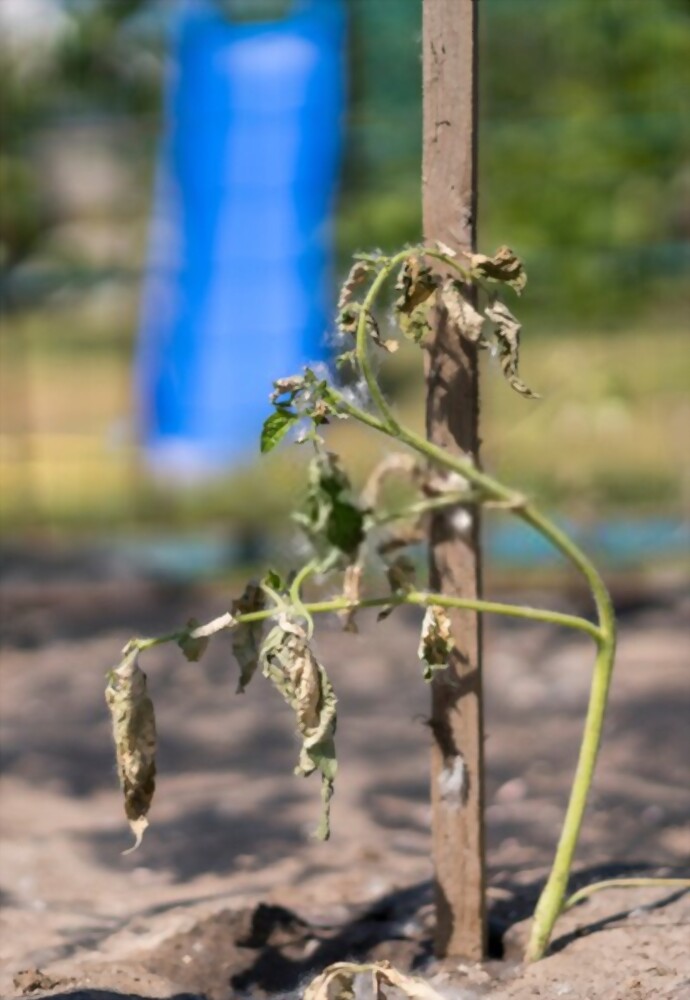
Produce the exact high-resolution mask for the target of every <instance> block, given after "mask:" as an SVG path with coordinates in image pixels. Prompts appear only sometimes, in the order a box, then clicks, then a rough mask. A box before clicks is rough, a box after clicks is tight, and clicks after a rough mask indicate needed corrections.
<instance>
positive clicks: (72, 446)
mask: <svg viewBox="0 0 690 1000" xmlns="http://www.w3.org/2000/svg"><path fill="white" fill-rule="evenodd" d="M323 2H327V0H323ZM217 3H218V5H219V6H220V7H221V8H223V12H224V15H225V16H229V17H231V18H232V19H233V20H234V21H236V22H239V21H241V22H242V23H243V24H245V25H246V24H249V23H251V20H252V19H255V18H256V17H257V16H259V17H264V18H269V19H270V18H279V17H282V16H286V15H289V10H288V8H289V6H290V5H289V4H287V3H286V2H284V0H282V2H281V0H261V2H259V0H254V2H253V3H248V2H246V0H245V2H242V0H217ZM480 7H481V69H480V80H481V107H480V169H479V199H480V215H479V245H480V249H482V250H483V251H485V252H488V251H492V250H493V249H495V248H496V246H498V245H499V244H501V243H509V244H510V245H511V246H512V247H513V248H514V249H515V250H516V251H517V252H518V253H519V254H520V255H521V256H522V257H523V258H524V259H525V260H526V263H527V268H528V274H529V284H528V288H527V291H526V294H525V296H524V301H523V302H522V304H521V310H522V313H521V315H522V318H523V319H524V324H525V329H524V335H523V336H524V340H523V348H522V366H523V373H524V377H525V378H526V380H527V381H528V382H529V384H530V385H532V386H534V387H535V388H536V389H537V390H538V391H539V392H540V393H541V396H542V399H541V400H540V401H539V402H532V401H526V400H524V399H522V398H520V397H517V396H515V394H513V393H511V392H510V390H509V389H508V388H507V387H506V385H505V383H504V382H503V381H502V379H501V378H500V373H499V372H498V369H497V367H496V365H495V364H494V363H493V362H492V360H491V359H488V358H486V359H483V362H482V363H483V364H484V365H485V371H484V382H483V386H484V388H483V414H482V423H483V428H482V438H483V442H484V445H483V460H484V463H485V465H486V466H487V467H488V468H490V469H491V470H492V471H494V472H495V473H496V474H498V475H499V476H500V477H503V478H505V479H506V481H508V482H510V483H512V484H514V485H515V486H516V487H518V488H520V489H522V490H524V491H526V492H528V493H530V494H532V493H533V494H534V495H535V496H539V497H542V498H543V499H544V501H545V502H546V503H547V504H548V505H549V506H551V507H552V508H555V509H556V510H557V512H558V513H559V515H560V516H561V517H563V518H565V519H568V520H569V521H571V522H572V523H573V524H575V525H576V526H577V528H578V530H579V531H580V532H581V533H583V534H584V535H585V537H587V538H589V540H590V543H591V546H593V547H594V548H595V549H596V550H598V552H599V555H600V558H602V559H603V560H608V561H609V563H610V564H611V565H613V564H616V565H620V566H623V567H624V566H628V565H642V564H644V565H649V564H654V565H656V564H666V563H675V562H677V560H678V559H679V557H680V556H681V555H682V550H683V546H684V545H685V544H686V541H687V527H684V524H685V522H684V512H685V511H687V510H688V504H689V501H690V449H689V448H688V445H687V438H688V428H690V399H689V397H688V393H687V390H688V384H689V382H690V354H689V352H688V347H687V335H688V315H689V313H690V310H689V309H688V307H689V306H690V296H689V295H688V277H689V274H690V130H689V129H688V128H687V112H688V108H687V97H688V93H690V6H689V5H688V3H687V0H655V2H650V0H548V2H546V0H482V3H481V4H480ZM346 8H347V16H348V29H347V51H346V53H345V58H346V64H347V76H348V81H347V111H346V122H345V133H344V147H343V155H342V163H341V170H340V183H339V195H338V199H337V205H336V214H335V225H334V237H333V239H334V253H335V262H336V267H335V270H336V275H335V276H334V277H336V278H337V277H342V276H343V275H344V273H346V271H347V268H348V261H349V258H350V256H351V254H352V253H353V252H354V251H356V250H361V249H370V248H374V247H380V248H382V249H384V250H389V249H391V250H392V249H395V248H397V247H399V246H401V245H403V244H405V243H408V242H413V241H416V240H418V239H419V238H420V234H421V211H420V160H421V62H420V36H421V3H420V2H419V0H348V2H347V3H346ZM176 9H177V4H176V3H175V2H174V0H0V34H1V36H2V43H1V46H2V47H1V49H0V94H1V95H2V96H1V97H0V101H1V102H2V107H1V115H0V143H1V146H0V185H1V186H0V240H1V254H2V264H3V272H4V273H3V277H2V285H1V289H2V305H3V318H2V333H1V336H2V341H1V343H2V348H1V350H2V366H1V370H0V400H1V403H0V405H1V408H2V413H1V416H2V426H1V429H0V491H1V493H0V505H1V506H0V511H1V516H2V536H3V543H4V547H5V549H6V551H18V550H19V549H23V550H26V549H34V550H40V551H43V552H45V551H63V550H64V548H65V547H71V548H72V550H74V548H75V547H77V546H86V547H87V548H88V547H89V546H96V547H97V548H98V549H99V551H107V552H109V553H111V552H116V553H117V554H118V557H122V558H130V559H132V560H134V561H138V564H139V565H140V567H141V568H142V569H143V570H145V571H150V572H152V573H158V574H162V575H166V574H168V575H170V576H172V577H180V578H185V579H187V578H188V579H192V578H196V577H205V576H212V575H214V574H216V573H222V572H225V571H226V570H227V569H228V568H232V567H233V566H234V565H236V564H237V563H239V562H243V561H250V562H251V561H253V560H255V559H263V558H264V556H265V554H266V552H267V551H269V550H271V548H272V547H273V546H275V545H276V544H277V543H278V542H281V543H282V539H283V538H284V537H285V534H286V531H287V530H289V529H287V528H286V526H285V525H286V521H285V519H286V515H287V512H288V511H289V509H290V506H291V504H292V502H293V499H294V497H295V495H296V494H297V493H298V492H299V489H300V483H301V475H302V469H301V464H300V463H299V462H296V461H295V454H296V452H295V449H294V448H292V449H290V448H289V447H284V448H283V449H282V450H281V453H280V454H278V455H276V456H275V458H274V457H273V456H271V457H270V459H266V460H262V461H261V462H260V464H258V465H254V464H251V463H243V464H242V465H241V466H238V465H233V466H232V467H229V468H228V469H227V471H226V472H224V473H223V474H222V475H221V476H216V477H213V478H211V479H205V480H203V481H197V482H195V483H193V484H190V483H188V482H175V481H170V480H169V479H168V480H166V481H164V482H161V481H160V479H159V478H156V477H155V476H154V475H153V473H152V470H151V468H150V463H148V462H147V461H145V458H144V456H143V454H142V450H141V447H140V435H139V430H138V427H137V420H136V417H135V407H134V404H133V358H134V357H135V354H136V343H137V338H138V335H139V329H140V322H139V316H140V304H141V297H142V287H143V275H144V270H145V262H146V257H147V245H148V244H147V240H148V233H149V228H150V217H151V208H152V197H153V191H154V175H155V171H156V162H157V151H158V149H159V143H160V137H161V133H162V129H163V108H164V101H163V88H164V81H165V76H166V64H167V60H168V58H169V48H170V37H171V32H172V30H173V21H174V18H175V14H176ZM333 297H334V299H335V281H334V287H333ZM232 335H233V336H234V335H238V334H237V331H235V330H233V331H232ZM256 363H257V365H258V366H260V369H261V372H262V374H263V377H264V381H265V390H264V394H265V397H266V412H267V413H268V392H269V391H270V383H271V380H272V379H273V378H274V377H278V376H280V375H285V374H290V373H289V372H284V371H277V370H273V368H272V365H271V359H270V358H268V357H265V356H261V357H257V359H256ZM420 373H421V368H420V359H419V356H418V355H417V354H415V352H414V351H410V352H409V353H408V352H407V351H403V352H401V354H400V356H399V357H397V356H396V359H395V363H394V364H393V365H392V367H391V369H390V373H389V374H388V375H387V377H386V388H387V391H388V392H389V393H390V394H391V396H393V397H394V398H395V399H396V400H397V402H398V404H399V406H400V408H401V411H402V412H403V413H404V415H405V416H406V417H407V418H408V419H409V420H410V421H412V422H413V423H416V424H417V425H419V426H421V424H422V420H423V380H422V378H421V374H420ZM332 440H333V441H334V443H335V444H336V445H337V447H338V449H339V450H341V451H342V453H343V455H344V456H345V458H346V460H348V461H349V462H350V463H351V465H352V468H353V472H354V476H355V479H356V480H361V478H362V476H363V475H364V474H365V472H366V469H367V467H368V466H369V465H370V464H371V463H372V462H373V461H374V460H375V458H376V456H377V455H378V454H379V453H380V449H381V447H382V445H381V444H379V443H378V442H376V441H375V440H373V439H372V438H371V436H369V435H367V436H366V437H365V436H363V435H362V434H360V433H359V432H358V431H356V430H351V429H348V428H346V427H339V428H337V429H335V430H334V431H333V432H332ZM257 457H258V447H257ZM490 553H491V554H492V559H494V560H495V561H496V565H498V566H504V567H506V568H510V567H511V566H512V567H520V568H522V567H524V566H525V565H528V564H530V563H534V564H535V565H536V564H538V563H539V560H540V559H541V554H540V552H539V551H537V550H534V549H532V548H531V547H530V546H529V545H528V543H527V542H526V541H524V540H523V539H522V536H520V538H518V539H517V540H516V539H515V538H512V537H511V536H509V534H506V533H505V532H504V531H503V530H502V529H500V528H496V529H495V530H494V532H493V533H492V534H491V535H490Z"/></svg>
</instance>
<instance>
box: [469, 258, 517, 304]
mask: <svg viewBox="0 0 690 1000" xmlns="http://www.w3.org/2000/svg"><path fill="white" fill-rule="evenodd" d="M470 271H471V272H472V274H473V275H475V277H479V278H486V279H488V280H489V281H499V282H502V283H503V284H504V285H510V286H511V288H514V289H515V291H516V292H518V293H520V292H521V291H522V290H523V288H524V287H525V285H526V284H527V272H526V271H525V266H524V264H523V263H522V261H521V260H520V258H519V257H518V256H517V254H515V253H514V252H513V251H512V250H511V249H510V247H506V246H503V247H499V249H498V250H497V251H496V253H495V254H494V255H493V257H487V256H485V255H484V254H482V253H473V254H470Z"/></svg>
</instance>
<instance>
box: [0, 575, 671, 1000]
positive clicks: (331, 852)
mask: <svg viewBox="0 0 690 1000" xmlns="http://www.w3.org/2000/svg"><path fill="white" fill-rule="evenodd" d="M58 584H59V585H58ZM504 596H511V595H504ZM512 596H514V595H512ZM530 596H531V598H532V599H533V600H540V599H542V600H543V599H546V600H547V601H549V600H550V601H551V603H552V604H555V605H558V602H559V599H558V596H557V595H555V594H551V595H549V594H542V595H534V594H533V595H530ZM642 598H643V599H641V600H637V598H636V597H635V595H633V596H632V597H631V595H630V594H627V596H626V597H625V600H623V601H622V604H623V605H624V607H623V608H622V612H623V613H622V617H621V626H622V634H621V644H620V657H619V664H618V673H617V677H616V681H615V685H614V688H613V693H612V701H611V711H610V715H609V719H608V723H607V731H606V740H605V746H604V751H603V753H602V755H601V758H600V765H599V769H598V773H597V779H596V787H595V790H594V794H593V796H592V800H591V807H590V810H589V813H588V818H587V822H586V826H585V829H584V831H583V836H582V841H581V846H580V850H579V853H578V875H577V879H578V880H579V882H586V881H592V880H596V879H598V878H600V877H602V874H603V875H609V874H614V875H615V874H650V873H651V874H666V875H668V874H678V875H685V876H687V875H688V870H687V867H686V868H685V869H684V868H683V866H684V865H686V866H687V862H688V855H689V854H690V838H689V833H688V827H687V825H686V824H687V819H688V814H689V812H690V795H689V793H688V784H689V783H688V771H687V745H688V744H687V733H688V728H687V722H688V655H687V648H686V647H684V644H683V635H682V631H681V629H682V618H683V614H684V613H685V614H687V611H688V605H687V603H685V605H684V604H683V599H682V597H681V591H680V589H679V588H678V587H677V586H676V585H673V584H669V585H664V586H659V587H654V588H652V589H651V590H648V591H646V592H645V594H643V595H642ZM570 606H571V607H573V606H575V607H576V606H577V601H575V602H574V603H573V602H571V605H570ZM222 607H223V600H222V597H220V596H219V595H217V594H216V595H208V594H206V595H203V594H200V593H198V592H197V593H188V594H175V593H173V594H169V593H164V592H161V591H160V590H158V591H156V590H154V589H152V588H150V587H148V586H144V585H142V584H137V583H136V582H132V583H131V584H130V585H127V586H123V585H122V584H117V585H114V584H107V583H104V582H98V581H96V582H94V583H93V584H92V585H91V586H89V587H86V588H85V587H84V585H83V583H79V582H74V583H72V584H65V582H64V581H62V582H59V581H57V582H56V584H55V585H54V586H53V585H52V584H51V583H49V582H46V581H43V582H42V583H40V585H39V584H36V583H35V582H22V581H19V583H17V582H16V581H15V583H13V584H11V585H8V586H7V588H6V589H5V592H4V599H3V614H2V623H3V629H4V655H3V660H2V672H1V674H0V684H1V695H2V727H3V732H2V742H3V747H4V755H5V761H4V765H5V766H4V770H5V776H4V784H3V788H2V823H3V838H4V839H3V844H2V850H1V856H0V860H1V864H2V872H1V880H2V881H1V886H2V902H3V916H2V927H1V928H0V931H1V933H0V941H1V944H0V964H1V966H2V972H0V995H1V996H2V997H15V996H16V997H18V996H22V995H32V996H36V997H38V996H42V995H44V993H45V994H50V995H52V996H55V997H60V998H64V1000H66V998H68V997H69V998H71V1000H115V998H116V997H121V996H123V995H124V996H126V997H133V998H140V997H155V998H164V997H177V1000H181V998H182V997H183V996H195V997H196V996H206V997H208V998H210V1000H229V998H231V997H233V996H236V995H245V996H249V997H255V996H256V997H262V996H265V995H266V994H271V993H275V992H278V993H284V994H285V993H287V994H290V995H293V994H294V995H298V994H299V986H300V984H302V983H304V981H305V980H306V979H307V978H308V977H309V976H310V975H311V974H313V972H314V971H315V970H316V969H319V968H322V967H323V966H324V965H325V964H327V963H328V962H330V961H334V960H337V959H342V958H345V957H348V956H355V957H357V956H359V957H365V956H368V957H372V956H373V957H374V958H388V959H390V960H391V961H393V962H394V963H395V964H396V965H397V966H398V967H400V968H402V969H409V968H410V967H411V966H414V967H415V968H416V970H417V972H418V973H419V974H421V975H424V976H426V977H428V978H429V979H430V980H431V981H432V982H433V983H434V984H436V985H437V986H438V988H439V989H441V991H442V992H443V993H444V994H445V995H447V996H448V997H453V998H457V1000H471V998H475V997H480V996H490V997H494V998H500V1000H508V998H510V1000H523V998H528V997H529V998H533V997H541V998H557V997H565V998H567V1000H585V998H587V1000H604V998H605V1000H618V998H620V1000H623V998H625V1000H644V998H649V1000H652V998H654V1000H657V998H659V1000H663V998H668V1000H670V998H673V1000H681V998H688V997H690V948H688V942H689V941H690V895H689V894H685V895H683V894H681V893H674V892H671V891H670V890H659V889H657V890H630V891H623V890H616V891H612V892H607V893H601V894H599V895H597V896H596V897H594V898H593V899H592V900H591V901H589V902H587V903H585V904H583V905H582V906H580V907H577V908H576V909H574V910H573V911H571V912H570V913H569V914H567V915H566V916H564V917H563V918H562V920H561V921H560V922H559V924H558V927H557V932H556V938H555V941H554V946H553V949H552V954H551V955H550V956H549V957H548V958H547V959H546V960H545V961H543V962H541V963H539V964H538V965H536V966H533V967H531V968H529V969H524V968H522V967H521V966H520V965H519V963H518V962H517V961H516V959H515V957H514V956H515V954H516V948H517V945H518V944H519V942H520V941H521V940H524V935H525V931H526V926H527V925H526V918H527V916H528V914H529V913H530V911H531V907H532V906H533V902H534V898H535V894H536V892H537V891H538V889H539V887H540V885H541V883H542V880H543V877H544V874H545V871H546V866H547V864H548V862H549V859H550V856H551V853H552V850H553V846H554V842H555V839H556V836H557V833H558V829H559V823H560V821H561V818H562V815H563V807H564V801H565V796H566V792H567V788H568V785H569V782H570V778H571V773H572V768H573V762H574V758H575V753H576V748H577V744H578V738H579V733H580V727H581V719H582V714H583V709H584V705H585V700H586V695H587V686H588V678H589V670H588V667H589V663H590V652H591V651H590V648H589V646H588V643H587V641H586V640H580V639H571V638H570V637H569V636H568V635H564V634H563V633H561V632H557V631H552V630H549V629H546V628H543V627H540V626H537V627H532V626H530V625H523V624H510V623H507V624H504V623H500V622H497V621H496V620H494V621H492V622H491V624H490V626H489V628H488V637H487V657H486V661H487V672H486V687H487V703H488V704H487V743H486V748H487V759H488V810H487V820H488V844H489V863H490V876H491V899H492V907H493V911H492V919H493V926H494V937H495V939H496V940H498V939H499V938H500V936H501V935H503V940H504V947H505V953H506V954H505V957H504V959H503V960H502V961H497V960H495V961H493V962H490V963H488V964H487V966H486V967H485V968H483V969H482V968H478V967H467V966H462V965H460V967H458V963H457V962H455V963H446V964H445V965H439V964H438V963H436V962H435V961H434V960H433V959H431V958H430V946H429V926H430V920H431V908H430V902H429V901H430V886H429V878H430V874H431V873H430V868H429V861H428V847H429V809H428V805H427V794H428V789H427V746H428V740H429V734H428V729H427V727H426V726H425V725H424V716H425V712H426V710H427V692H426V691H425V689H424V684H423V682H422V681H421V679H420V675H419V674H420V672H419V665H418V663H417V662H416V657H415V647H416V642H415V639H414V636H413V629H414V627H415V623H416V619H415V618H414V616H407V615H404V614H402V613H400V614H396V615H393V616H392V617H391V619H390V620H389V621H388V622H386V623H384V624H382V625H379V626H377V627H376V629H374V626H373V625H370V626H368V627H367V628H366V629H364V630H363V632H362V634H361V635H360V636H358V637H352V636H346V635H342V634H341V633H340V632H338V631H337V630H336V629H335V628H331V629H329V630H326V631H325V632H323V634H321V635H320V637H319V649H320V652H321V654H322V657H323V659H324V661H325V662H327V663H328V665H329V667H330V672H331V677H332V678H333V680H334V683H335V685H336V687H337V689H338V691H339V695H340V702H341V721H340V725H339V729H338V742H339V755H340V762H341V771H340V776H339V785H338V788H337V792H336V798H335V800H334V812H333V825H334V834H333V838H332V840H331V842H330V843H328V844H317V843H315V842H314V841H312V840H310V839H309V836H308V833H309V830H310V829H311V828H312V827H313V826H314V824H315V822H316V820H317V813H318V788H317V787H316V785H315V784H314V783H313V782H312V781H303V780H300V779H297V778H294V777H292V776H291V770H292V766H293V760H294V757H295V745H294V742H293V737H292V732H291V721H290V718H289V717H288V713H287V711H286V710H285V708H284V706H283V704H282V703H281V702H280V700H279V699H278V697H277V696H276V695H275V694H274V692H273V691H272V690H269V689H268V687H267V686H266V685H265V682H262V679H260V678H259V679H258V682H255V684H254V685H253V686H252V688H250V690H249V692H248V693H247V694H246V695H245V696H244V697H238V696H236V695H235V694H234V687H235V680H236V668H235V665H234V663H233V662H232V658H231V655H230V651H229V644H228V643H227V642H225V643H224V642H223V641H219V642H218V643H217V644H216V646H215V647H214V648H212V649H211V651H210V653H209V655H208V658H207V659H206V660H205V661H204V662H203V664H201V665H198V666H194V665H189V664H186V663H185V662H184V661H183V660H182V659H181V657H180V656H179V654H177V653H176V651H175V650H172V649H170V650H161V651H155V652H152V653H151V654H150V655H149V657H148V659H147V661H146V662H147V672H148V674H149V683H150V687H151V689H152V693H153V696H154V699H155V703H156V706H157V711H158V727H159V738H160V752H159V769H160V778H159V784H158V791H157V797H156V801H155V804H154V810H153V814H152V828H151V830H150V831H149V833H148V835H147V838H146V840H145V841H144V844H143V846H142V848H141V849H140V850H139V851H138V852H137V853H135V854H133V855H130V856H126V857H123V856H122V854H121V853H120V852H121V851H122V850H123V849H124V848H126V847H127V846H129V834H128V830H127V828H126V825H125V823H124V818H123V814H122V809H121V803H120V797H119V794H118V791H117V788H116V780H115V776H114V769H113V763H112V759H111V748H110V735H109V722H108V719H107V717H106V711H105V707H104V703H103V694H102V690H103V684H104V673H105V671H106V669H107V668H108V667H109V666H111V665H112V664H113V662H114V660H115V659H116V657H117V652H118V650H119V648H120V647H121V646H122V645H123V643H124V641H125V640H126V639H127V638H128V637H129V635H130V634H131V633H132V631H137V632H149V631H158V630H160V631H163V630H166V629H168V628H169V627H170V626H171V625H172V626H174V625H177V624H178V623H179V622H180V621H184V620H186V617H187V616H188V614H189V613H194V614H195V615H196V616H197V617H198V618H200V619H203V618H204V617H205V616H210V615H212V614H213V613H215V612H216V611H217V610H219V609H221V608H222ZM36 970H40V973H39V972H37V971H36ZM20 973H22V975H19V974H20Z"/></svg>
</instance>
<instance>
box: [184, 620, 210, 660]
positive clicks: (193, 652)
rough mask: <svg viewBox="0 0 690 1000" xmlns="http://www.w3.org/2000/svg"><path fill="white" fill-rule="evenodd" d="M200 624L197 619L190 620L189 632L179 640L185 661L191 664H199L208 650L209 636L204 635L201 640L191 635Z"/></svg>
mask: <svg viewBox="0 0 690 1000" xmlns="http://www.w3.org/2000/svg"><path fill="white" fill-rule="evenodd" d="M198 625H199V622H198V621H197V620H196V618H190V619H189V621H188V622H187V628H188V630H189V631H188V632H186V633H185V635H183V636H182V638H181V639H178V641H177V645H178V646H179V647H180V649H181V650H182V652H183V653H184V656H185V659H186V660H187V661H188V662H189V663H198V662H199V660H200V659H201V657H202V656H203V655H204V653H205V652H206V650H207V648H208V644H209V642H210V638H209V636H207V635H202V636H200V637H199V638H194V637H193V636H192V635H191V634H190V633H191V632H192V631H193V630H194V629H195V628H197V627H198Z"/></svg>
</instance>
